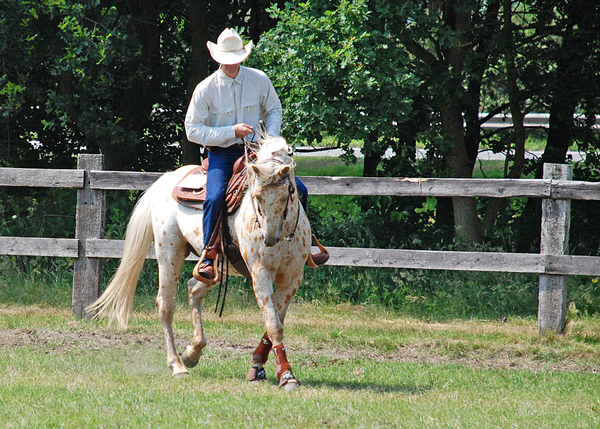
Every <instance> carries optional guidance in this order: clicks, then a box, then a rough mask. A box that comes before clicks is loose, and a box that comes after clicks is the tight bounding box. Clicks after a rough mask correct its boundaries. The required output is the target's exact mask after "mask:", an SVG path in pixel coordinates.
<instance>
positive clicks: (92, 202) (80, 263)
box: [73, 154, 106, 318]
mask: <svg viewBox="0 0 600 429" xmlns="http://www.w3.org/2000/svg"><path fill="white" fill-rule="evenodd" d="M77 168H78V169H79V170H85V179H84V187H83V188H82V189H80V190H78V191H77V217H76V221H77V224H76V227H75V238H76V239H78V240H79V254H78V257H77V260H76V261H75V266H74V272H73V315H74V316H75V317H79V318H84V317H89V315H88V314H86V312H85V307H86V306H87V305H89V304H91V303H92V302H94V301H95V300H96V299H97V298H98V296H99V294H100V283H101V281H102V259H99V258H87V257H86V248H85V247H86V239H88V238H104V227H105V223H106V222H105V216H106V215H105V205H106V192H105V191H99V190H93V189H91V188H90V174H89V172H90V171H91V170H103V169H104V156H103V155H89V154H88V155H85V154H82V155H79V160H78V162H77Z"/></svg>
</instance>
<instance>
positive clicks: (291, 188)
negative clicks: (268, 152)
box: [244, 142, 300, 242]
mask: <svg viewBox="0 0 600 429" xmlns="http://www.w3.org/2000/svg"><path fill="white" fill-rule="evenodd" d="M249 143H250V144H251V142H246V144H245V145H244V146H245V149H246V168H248V149H250V150H253V147H252V146H251V145H250V144H249ZM269 162H275V163H277V164H281V165H284V162H282V161H281V160H279V159H276V158H267V159H265V160H262V161H261V162H260V163H261V164H266V163H269ZM248 178H249V177H248ZM286 183H287V185H288V195H287V198H286V200H285V208H284V209H283V220H282V222H281V227H283V222H285V220H286V219H287V216H288V212H289V206H290V201H291V200H292V198H293V195H294V193H295V192H296V188H295V186H294V184H293V183H292V181H291V179H290V175H289V174H286V175H285V176H283V177H282V178H281V179H279V180H278V181H277V182H271V183H267V184H265V186H269V187H278V186H283V185H285V184H286ZM250 200H251V201H252V210H253V211H254V219H255V223H256V226H257V227H258V229H259V230H261V231H262V225H261V224H260V220H259V216H258V213H259V212H260V207H259V208H258V210H257V204H258V203H257V202H256V201H255V200H256V199H255V198H254V195H252V193H251V194H250ZM299 220H300V201H298V211H297V213H296V222H295V223H294V228H293V229H292V232H290V233H289V234H288V235H286V236H285V237H284V240H285V241H287V242H290V241H292V240H293V239H294V237H295V235H296V230H297V229H298V222H299ZM263 235H264V234H263Z"/></svg>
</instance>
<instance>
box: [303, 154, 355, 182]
mask: <svg viewBox="0 0 600 429" xmlns="http://www.w3.org/2000/svg"><path fill="white" fill-rule="evenodd" d="M294 161H295V162H296V175H298V176H345V177H360V176H362V171H363V159H362V158H358V159H357V160H356V163H354V164H346V163H345V162H344V161H342V160H341V159H340V158H337V157H327V156H296V157H294Z"/></svg>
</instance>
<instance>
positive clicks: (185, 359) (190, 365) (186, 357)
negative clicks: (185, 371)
mask: <svg viewBox="0 0 600 429" xmlns="http://www.w3.org/2000/svg"><path fill="white" fill-rule="evenodd" d="M199 361H200V359H197V360H192V359H190V357H189V355H188V349H187V348H186V349H185V350H184V351H183V353H182V354H181V362H182V363H183V364H184V365H185V366H186V367H188V368H193V367H195V366H196V365H198V362H199Z"/></svg>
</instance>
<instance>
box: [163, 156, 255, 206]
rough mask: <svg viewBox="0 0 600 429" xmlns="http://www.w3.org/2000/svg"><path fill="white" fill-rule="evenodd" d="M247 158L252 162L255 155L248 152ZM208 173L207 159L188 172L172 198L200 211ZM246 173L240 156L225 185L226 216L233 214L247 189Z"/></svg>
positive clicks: (244, 162) (244, 160)
mask: <svg viewBox="0 0 600 429" xmlns="http://www.w3.org/2000/svg"><path fill="white" fill-rule="evenodd" d="M248 158H249V159H250V160H254V159H255V158H256V154H255V153H254V152H251V151H249V152H248ZM207 171H208V158H205V159H204V160H203V161H202V164H201V165H199V166H197V167H195V168H193V169H192V170H190V171H189V172H188V173H187V174H186V175H185V176H183V178H182V179H181V180H180V181H179V183H178V184H177V185H176V186H175V188H174V189H173V198H174V199H175V201H177V202H179V203H180V204H183V205H186V206H189V207H194V208H197V209H202V206H203V203H204V200H206V172H207ZM247 178H248V171H247V170H246V156H241V157H240V158H238V160H237V161H236V162H235V163H234V164H233V174H232V176H231V179H229V183H228V184H227V193H226V195H225V204H226V206H227V214H231V213H233V212H235V211H236V210H237V209H238V208H239V206H240V204H241V202H242V199H243V197H244V194H245V192H246V188H247V187H248V180H247Z"/></svg>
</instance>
